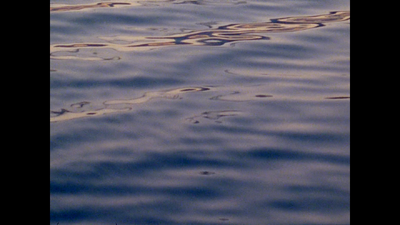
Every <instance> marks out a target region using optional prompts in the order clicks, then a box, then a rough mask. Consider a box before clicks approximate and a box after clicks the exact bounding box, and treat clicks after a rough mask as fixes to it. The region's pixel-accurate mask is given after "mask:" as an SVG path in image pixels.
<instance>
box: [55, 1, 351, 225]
mask: <svg viewBox="0 0 400 225" xmlns="http://www.w3.org/2000/svg"><path fill="white" fill-rule="evenodd" d="M349 33H350V6H349V1H341V0H338V1H333V0H322V1H311V0H310V1H286V0H283V1H282V0H280V1H261V0H249V1H247V0H246V1H241V0H224V1H223V0H149V1H139V0H138V1H127V0H122V1H100V0H79V1H63V0H57V1H55V0H51V1H50V224H57V223H59V225H64V224H79V225H86V224H101V225H103V224H104V225H105V224H132V225H133V224H139V225H141V224H204V225H205V224H260V225H265V224H349V218H350V212H349V211H350V200H349V196H350V180H349V177H350V171H349V170H350V152H349V142H350V132H349V127H350V122H349V119H350V118H349V117H350V112H349V111H350V69H349V63H350V53H349V42H350V38H349V35H350V34H349Z"/></svg>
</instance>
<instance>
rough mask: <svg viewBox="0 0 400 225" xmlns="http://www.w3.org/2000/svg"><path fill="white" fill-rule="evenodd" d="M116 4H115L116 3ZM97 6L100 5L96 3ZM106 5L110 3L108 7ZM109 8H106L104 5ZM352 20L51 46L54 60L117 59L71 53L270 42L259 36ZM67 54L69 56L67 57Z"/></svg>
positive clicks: (290, 20) (287, 21)
mask: <svg viewBox="0 0 400 225" xmlns="http://www.w3.org/2000/svg"><path fill="white" fill-rule="evenodd" d="M114 4H115V3H114ZM96 5H97V4H96ZM105 5H107V4H105ZM103 7H106V6H103ZM349 19H350V12H349V11H337V12H330V13H328V14H323V15H315V16H299V17H285V18H278V19H271V21H270V22H257V23H247V24H229V25H225V26H220V27H217V28H214V29H208V30H202V31H192V32H187V33H182V34H174V35H168V36H157V37H131V38H128V39H129V40H128V41H129V42H136V43H130V44H118V42H121V40H122V41H123V40H124V39H127V38H126V37H108V38H107V37H106V38H103V39H105V40H107V41H108V43H72V44H53V45H50V58H51V59H81V60H118V59H120V58H119V57H108V58H107V57H106V58H101V57H92V56H91V57H78V56H77V55H71V53H74V52H75V53H78V52H79V51H80V50H82V49H85V48H91V49H104V48H108V49H114V50H117V51H134V50H146V49H147V50H148V49H153V48H156V47H163V46H173V45H197V46H221V45H224V44H226V43H228V42H233V41H245V40H246V41H248V40H268V39H269V38H268V37H265V36H262V35H259V34H258V33H279V32H296V31H302V30H308V29H312V28H317V27H321V26H324V24H325V23H331V22H340V21H346V20H349ZM65 54H67V55H65Z"/></svg>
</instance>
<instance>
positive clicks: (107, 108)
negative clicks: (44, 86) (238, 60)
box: [50, 87, 210, 122]
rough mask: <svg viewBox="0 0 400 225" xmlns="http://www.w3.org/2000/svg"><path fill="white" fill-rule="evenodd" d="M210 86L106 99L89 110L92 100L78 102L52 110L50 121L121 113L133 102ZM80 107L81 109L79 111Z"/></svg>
mask: <svg viewBox="0 0 400 225" xmlns="http://www.w3.org/2000/svg"><path fill="white" fill-rule="evenodd" d="M208 90H210V88H208V87H188V88H178V89H173V90H168V91H155V92H147V93H145V94H144V95H143V96H142V97H139V98H134V99H125V100H123V99H122V100H110V101H105V102H104V103H103V106H102V107H101V108H99V109H95V110H88V109H86V108H88V107H90V102H87V101H84V102H78V103H73V104H71V105H70V108H71V109H68V110H67V109H61V110H59V111H53V110H50V122H60V121H66V120H72V119H78V118H84V117H93V116H100V115H105V114H110V113H118V112H119V113H121V112H126V111H129V110H131V109H132V105H133V104H139V103H144V102H147V101H150V100H151V99H154V98H166V99H181V98H182V97H181V95H182V94H184V93H188V92H198V91H208ZM76 109H78V110H79V111H77V110H76Z"/></svg>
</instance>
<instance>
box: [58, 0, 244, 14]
mask: <svg viewBox="0 0 400 225" xmlns="http://www.w3.org/2000/svg"><path fill="white" fill-rule="evenodd" d="M206 2H209V1H205V0H147V1H143V0H142V1H140V0H138V1H129V0H124V1H122V2H121V1H119V2H98V3H92V4H75V5H64V4H61V5H59V4H55V5H54V6H53V7H50V12H70V11H78V10H85V9H95V8H115V7H121V6H146V5H148V4H152V5H154V4H157V3H172V4H194V5H204V4H206ZM214 2H215V0H214ZM218 2H220V3H230V2H233V4H243V3H245V2H244V1H236V0H233V1H227V0H225V1H222V2H221V1H218Z"/></svg>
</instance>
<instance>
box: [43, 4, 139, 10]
mask: <svg viewBox="0 0 400 225" xmlns="http://www.w3.org/2000/svg"><path fill="white" fill-rule="evenodd" d="M132 4H133V3H127V2H99V3H93V4H85V5H62V6H53V7H50V12H66V11H77V10H82V9H93V8H109V7H118V6H128V5H132Z"/></svg>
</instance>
